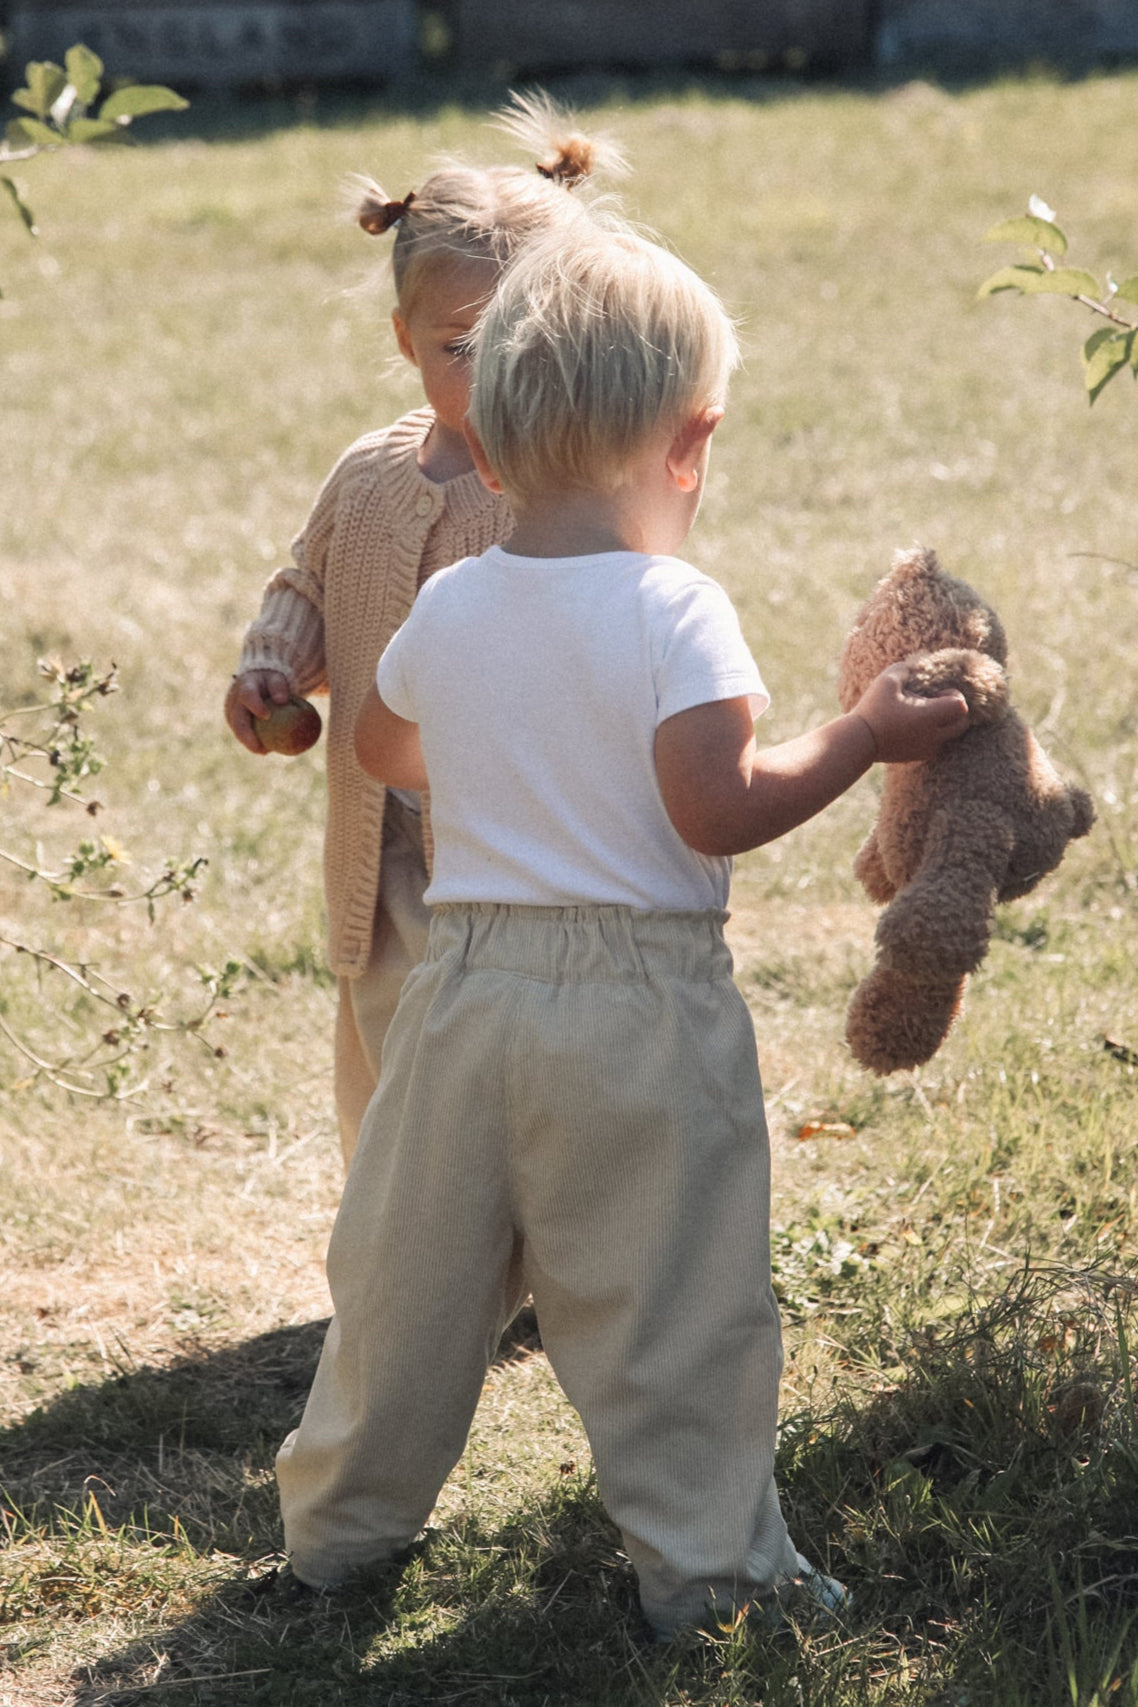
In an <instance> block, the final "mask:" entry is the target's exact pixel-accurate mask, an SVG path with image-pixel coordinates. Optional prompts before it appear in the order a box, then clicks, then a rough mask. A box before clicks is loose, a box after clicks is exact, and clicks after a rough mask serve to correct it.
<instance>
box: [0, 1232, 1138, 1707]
mask: <svg viewBox="0 0 1138 1707" xmlns="http://www.w3.org/2000/svg"><path fill="white" fill-rule="evenodd" d="M896 1296H897V1295H896V1292H895V1291H894V1293H893V1294H890V1295H883V1297H882V1299H881V1301H880V1302H878V1301H875V1300H874V1299H873V1297H872V1296H869V1295H868V1294H867V1295H865V1297H864V1319H863V1321H862V1322H861V1323H860V1324H859V1336H858V1343H859V1346H860V1347H861V1348H862V1351H863V1353H864V1355H865V1358H866V1362H865V1364H864V1365H863V1366H862V1367H860V1368H858V1369H854V1368H852V1367H851V1370H850V1374H849V1381H850V1385H849V1388H848V1389H847V1392H846V1393H845V1394H844V1395H843V1396H842V1398H841V1399H840V1401H839V1403H838V1404H837V1405H836V1406H835V1407H834V1408H833V1409H832V1411H830V1412H829V1413H827V1414H825V1415H823V1414H822V1413H820V1412H814V1413H809V1412H803V1413H800V1414H798V1415H796V1416H792V1417H790V1418H788V1419H787V1420H786V1422H785V1423H784V1426H783V1431H782V1439H781V1445H780V1454H779V1458H780V1461H779V1477H780V1483H781V1487H782V1492H783V1501H784V1506H785V1509H786V1512H787V1516H788V1520H789V1522H790V1525H791V1530H792V1533H793V1534H794V1535H795V1537H796V1540H797V1541H798V1543H799V1545H801V1546H802V1547H803V1549H804V1551H806V1552H807V1553H809V1554H811V1555H813V1556H814V1557H815V1559H816V1561H817V1562H818V1563H819V1564H822V1565H824V1566H826V1567H827V1568H831V1569H834V1570H835V1571H836V1572H837V1573H838V1574H840V1575H841V1576H842V1577H843V1578H845V1580H846V1581H847V1582H848V1583H849V1585H850V1587H851V1589H852V1590H853V1594H854V1605H853V1613H852V1615H851V1617H850V1620H849V1622H848V1626H847V1628H846V1629H844V1630H843V1631H841V1632H840V1633H839V1634H838V1635H837V1636H835V1637H833V1638H832V1639H829V1640H818V1639H814V1638H812V1637H811V1636H810V1635H809V1634H807V1635H805V1636H801V1637H800V1636H797V1635H796V1633H794V1632H790V1633H788V1635H787V1637H785V1638H778V1639H773V1640H772V1639H771V1638H768V1637H763V1636H756V1635H753V1634H741V1635H739V1636H733V1637H728V1638H725V1639H724V1640H722V1641H716V1642H712V1643H708V1642H706V1641H701V1640H698V1639H693V1641H692V1642H691V1643H688V1644H686V1645H683V1644H681V1645H680V1646H679V1647H678V1648H677V1649H674V1650H667V1651H665V1652H663V1653H661V1652H660V1651H658V1650H652V1649H650V1648H647V1647H645V1646H644V1645H643V1631H642V1626H641V1623H640V1619H639V1614H638V1612H637V1608H636V1595H635V1584H634V1581H633V1577H632V1573H631V1570H630V1567H629V1565H628V1563H627V1560H625V1559H624V1557H623V1555H622V1554H621V1553H620V1551H619V1542H618V1537H617V1535H616V1532H615V1530H614V1529H613V1528H612V1526H611V1524H610V1523H609V1521H608V1519H607V1518H606V1516H605V1514H604V1512H603V1510H602V1508H601V1506H600V1503H599V1500H598V1498H597V1495H596V1492H595V1488H594V1487H593V1484H592V1481H591V1479H590V1478H589V1477H588V1476H582V1475H580V1474H578V1473H577V1471H576V1470H575V1469H573V1468H572V1467H569V1466H567V1467H566V1473H565V1474H564V1475H563V1476H562V1479H561V1481H560V1482H559V1483H558V1484H557V1485H556V1486H554V1487H553V1488H552V1489H550V1491H549V1492H548V1494H547V1495H546V1496H545V1498H544V1499H542V1500H541V1501H539V1502H533V1503H532V1504H531V1505H529V1506H528V1507H526V1508H524V1509H522V1510H519V1511H517V1512H515V1513H514V1514H513V1515H512V1516H511V1518H510V1521H509V1522H507V1523H505V1524H502V1525H500V1526H497V1527H494V1526H491V1525H489V1524H486V1523H484V1522H482V1521H481V1520H480V1519H479V1517H478V1516H477V1515H474V1516H468V1517H466V1518H463V1519H460V1520H457V1521H455V1522H454V1523H451V1524H449V1525H448V1526H447V1527H446V1528H443V1529H440V1530H438V1531H434V1532H432V1533H430V1534H429V1535H428V1536H427V1538H426V1540H425V1541H424V1542H423V1543H421V1544H420V1545H419V1546H418V1547H417V1548H416V1549H414V1550H413V1551H412V1553H411V1554H410V1555H409V1557H408V1559H407V1561H406V1562H405V1563H404V1564H402V1565H401V1566H400V1567H385V1568H384V1569H382V1570H377V1571H374V1572H372V1573H367V1574H365V1575H363V1576H361V1577H360V1578H359V1579H358V1580H357V1581H355V1582H353V1583H352V1584H351V1585H350V1587H349V1588H348V1589H347V1590H345V1591H344V1593H343V1594H341V1595H338V1596H336V1597H325V1596H320V1595H314V1594H311V1593H309V1592H308V1591H304V1590H302V1589H301V1588H300V1587H299V1585H296V1584H295V1583H294V1582H293V1581H292V1580H291V1578H290V1577H289V1576H288V1574H287V1572H282V1571H281V1570H280V1569H279V1566H280V1558H279V1554H276V1553H275V1552H274V1550H273V1549H274V1547H275V1546H276V1545H279V1542H278V1541H277V1540H276V1537H277V1533H278V1532H277V1529H276V1501H275V1490H274V1488H273V1487H272V1477H271V1452H272V1450H273V1449H275V1445H276V1443H277V1442H278V1440H279V1439H280V1437H281V1435H282V1434H283V1433H284V1432H285V1431H286V1430H287V1428H288V1427H289V1426H291V1424H292V1423H293V1422H294V1421H295V1420H296V1417H297V1415H298V1414H299V1410H300V1407H301V1405H302V1403H303V1399H304V1395H305V1393H306V1391H307V1387H308V1383H309V1380H310V1378H311V1374H312V1371H313V1367H314V1364H315V1360H316V1356H317V1354H318V1351H319V1346H320V1342H321V1337H322V1332H323V1324H310V1325H307V1326H305V1327H303V1328H300V1329H291V1330H281V1331H278V1332H277V1333H274V1334H267V1335H264V1336H261V1337H260V1338H259V1339H258V1340H255V1341H251V1342H249V1344H248V1345H246V1346H243V1347H239V1348H235V1349H234V1350H233V1351H231V1352H222V1353H213V1354H211V1355H209V1356H206V1357H202V1358H200V1359H198V1360H196V1361H195V1360H193V1359H187V1360H184V1361H183V1362H182V1363H181V1364H179V1365H176V1366H173V1367H171V1369H169V1370H167V1371H156V1370H145V1371H136V1372H134V1373H130V1374H126V1375H124V1376H123V1377H122V1378H121V1379H120V1380H119V1381H117V1382H110V1383H106V1384H105V1385H104V1386H103V1387H102V1388H97V1389H87V1390H77V1391H76V1392H74V1393H70V1394H65V1395H63V1396H62V1397H61V1398H60V1399H59V1400H58V1401H56V1402H55V1403H54V1404H53V1405H52V1406H49V1407H46V1408H45V1409H44V1410H43V1411H42V1412H40V1413H37V1414H36V1415H35V1416H33V1417H31V1418H29V1419H27V1421H26V1422H25V1423H24V1424H23V1425H21V1427H20V1428H19V1429H16V1430H10V1431H8V1435H7V1437H6V1439H4V1440H0V1450H3V1451H5V1453H6V1459H7V1463H8V1465H9V1466H10V1467H13V1468H20V1473H21V1476H22V1478H23V1479H24V1481H25V1482H26V1483H27V1484H28V1485H29V1490H30V1487H31V1483H32V1482H34V1479H35V1477H36V1475H37V1474H38V1475H39V1476H40V1477H41V1478H43V1477H49V1476H50V1475H51V1473H52V1472H53V1470H54V1466H55V1465H56V1464H57V1463H59V1462H60V1461H61V1459H62V1461H64V1462H66V1463H68V1464H70V1465H71V1470H70V1486H71V1488H72V1489H74V1486H75V1479H76V1472H77V1469H78V1468H79V1467H80V1465H81V1463H82V1462H83V1461H84V1452H85V1451H86V1454H87V1456H88V1457H89V1456H90V1454H91V1453H92V1452H96V1456H97V1449H98V1448H99V1446H100V1444H101V1443H113V1448H114V1452H115V1455H116V1456H117V1459H118V1462H119V1463H120V1464H124V1465H125V1462H126V1459H127V1457H128V1455H129V1454H131V1453H133V1454H134V1455H135V1457H136V1459H138V1458H141V1459H144V1460H146V1461H148V1463H149V1466H150V1471H151V1473H152V1474H153V1475H154V1476H155V1493H156V1496H157V1495H159V1494H160V1495H161V1500H163V1501H164V1502H165V1504H164V1506H163V1508H162V1509H164V1510H165V1511H167V1512H172V1511H175V1510H180V1511H182V1513H183V1517H182V1520H181V1528H182V1532H183V1534H184V1535H185V1536H186V1537H187V1539H188V1542H189V1543H190V1545H191V1546H192V1549H193V1550H194V1557H193V1559H192V1560H190V1561H189V1565H188V1566H187V1567H186V1568H184V1569H182V1571H181V1578H180V1580H179V1578H178V1575H177V1573H178V1571H179V1568H180V1566H179V1561H178V1560H176V1559H172V1558H171V1559H170V1563H169V1566H168V1570H167V1575H168V1577H169V1578H170V1581H171V1583H172V1584H173V1588H172V1591H171V1592H170V1593H169V1594H168V1595H165V1596H164V1598H158V1597H156V1598H155V1599H154V1600H152V1601H151V1602H150V1603H148V1604H150V1605H151V1606H153V1607H154V1611H153V1612H152V1613H151V1614H149V1615H148V1617H147V1618H146V1619H145V1620H144V1622H145V1623H146V1625H147V1630H146V1634H145V1635H140V1634H139V1633H138V1623H137V1622H135V1623H134V1624H133V1625H132V1626H129V1627H130V1628H131V1639H130V1640H129V1641H121V1642H120V1644H119V1646H118V1648H117V1649H116V1651H114V1652H112V1653H110V1654H107V1655H105V1656H104V1657H103V1658H102V1659H101V1660H100V1661H99V1662H98V1664H97V1665H95V1666H94V1667H91V1668H87V1669H85V1670H84V1672H83V1675H82V1676H79V1675H75V1677H74V1678H73V1684H72V1687H73V1689H74V1691H75V1694H74V1697H73V1699H74V1702H75V1707H134V1704H136V1703H137V1704H138V1707H142V1704H143V1703H146V1704H149V1703H155V1704H167V1703H171V1704H172V1703H179V1704H180V1703H183V1702H187V1701H188V1702H193V1703H198V1702H200V1703H203V1704H207V1703H212V1702H215V1701H216V1702H224V1703H226V1704H227V1707H228V1704H231V1703H232V1704H233V1707H238V1704H241V1707H244V1704H246V1703H248V1704H250V1707H252V1704H256V1703H264V1704H270V1707H273V1704H280V1707H285V1704H287V1707H292V1704H298V1707H303V1704H305V1703H308V1702H312V1703H314V1704H319V1707H340V1704H343V1707H362V1704H363V1703H365V1702H366V1703H369V1704H376V1703H382V1704H383V1707H405V1704H409V1703H417V1702H437V1703H443V1702H462V1703H474V1704H476V1707H481V1704H485V1707H491V1704H494V1707H586V1704H587V1707H610V1704H611V1707H657V1704H660V1703H664V1702H669V1703H671V1702H677V1701H687V1702H689V1703H691V1704H692V1707H696V1704H699V1707H704V1704H706V1707H711V1704H712V1703H722V1702H723V1701H724V1700H725V1699H726V1700H729V1701H731V1702H744V1701H746V1702H751V1701H754V1700H758V1699H761V1700H762V1701H763V1702H764V1704H765V1707H790V1704H791V1703H792V1702H793V1703H795V1704H802V1703H806V1704H808V1707H855V1704H859V1707H860V1704H863V1703H865V1702H866V1701H869V1700H879V1699H880V1700H882V1701H884V1700H886V1699H888V1700H896V1701H898V1702H900V1701H902V1700H914V1701H915V1700H921V1701H928V1702H933V1701H935V1702H938V1703H948V1702H950V1701H951V1702H959V1701H963V1700H964V1699H965V1698H966V1697H967V1698H968V1699H969V1700H971V1701H972V1702H974V1703H977V1704H981V1703H983V1704H985V1707H986V1704H987V1703H993V1704H994V1703H996V1702H999V1707H1052V1704H1054V1707H1059V1704H1060V1703H1063V1704H1064V1707H1071V1704H1072V1703H1076V1704H1077V1707H1089V1704H1090V1703H1092V1702H1096V1701H1106V1700H1109V1701H1111V1702H1112V1703H1113V1702H1116V1701H1117V1702H1119V1703H1126V1704H1127V1707H1131V1704H1132V1703H1133V1702H1135V1701H1138V1664H1136V1661H1135V1655H1138V1423H1136V1418H1135V1372H1134V1367H1133V1361H1132V1351H1131V1347H1132V1346H1133V1345H1134V1343H1135V1335H1134V1328H1135V1325H1136V1323H1138V1281H1136V1280H1135V1279H1134V1278H1133V1277H1130V1276H1124V1275H1119V1274H1116V1273H1107V1272H1106V1271H1105V1270H1085V1271H1072V1270H1067V1269H1058V1268H1054V1269H1047V1270H1042V1269H1033V1268H1031V1267H1030V1266H1027V1265H1025V1266H1024V1268H1023V1269H1022V1270H1020V1271H1019V1272H1018V1273H1017V1274H1015V1275H1013V1276H1011V1277H1010V1278H1006V1279H1004V1280H1003V1281H1002V1282H1001V1283H1000V1285H999V1287H998V1288H997V1289H996V1290H995V1291H994V1292H990V1293H989V1294H988V1295H986V1296H985V1297H983V1298H979V1297H972V1298H969V1299H967V1300H964V1301H961V1302H959V1305H958V1308H957V1310H956V1313H955V1314H954V1315H952V1316H951V1317H943V1318H941V1319H939V1320H937V1321H934V1322H932V1323H931V1324H930V1323H929V1322H928V1321H927V1320H924V1321H920V1320H914V1321H913V1322H911V1323H909V1324H907V1325H906V1324H901V1325H898V1322H897V1316H896ZM891 1311H892V1313H891ZM531 1328H532V1323H528V1322H526V1321H525V1320H524V1319H523V1321H522V1322H520V1323H519V1324H518V1327H517V1329H515V1333H514V1336H513V1343H512V1344H511V1343H507V1345H506V1346H504V1347H503V1352H502V1355H504V1356H511V1355H517V1340H518V1338H519V1336H521V1337H523V1340H524V1336H525V1333H526V1331H527V1330H529V1329H531ZM523 1351H524V1344H523ZM156 1430H157V1431H159V1438H168V1439H170V1440H173V1439H174V1438H175V1433H176V1431H177V1436H176V1438H177V1441H178V1448H179V1453H180V1455H181V1456H179V1457H178V1459H177V1461H176V1463H175V1464H174V1466H173V1468H171V1466H170V1464H169V1463H167V1465H166V1468H165V1474H164V1478H158V1477H157V1460H156V1456H155V1455H156V1451H157V1448H156ZM80 1442H86V1443H87V1445H86V1448H84V1447H83V1446H82V1445H81V1444H79V1443H80ZM13 1445H14V1446H15V1450H16V1459H15V1460H13V1458H12V1453H11V1448H12V1446H13ZM168 1450H169V1449H168ZM21 1467H22V1468H21ZM102 1473H103V1472H100V1474H102ZM210 1476H213V1477H214V1478H215V1486H214V1490H213V1494H212V1499H211V1500H206V1501H205V1502H204V1504H203V1505H202V1506H201V1508H200V1509H195V1507H194V1493H195V1479H196V1481H197V1482H200V1481H201V1480H202V1479H203V1478H204V1479H205V1480H207V1481H208V1479H209V1477H210ZM108 1479H109V1478H108ZM141 1486H142V1482H141V1481H140V1479H139V1477H138V1476H137V1475H136V1477H135V1480H134V1483H133V1498H134V1501H135V1504H134V1506H133V1508H132V1509H133V1510H135V1511H137V1509H138V1497H139V1488H140V1487H141ZM179 1486H180V1487H181V1489H182V1497H181V1498H176V1497H175V1496H176V1495H177V1490H178V1488H179ZM198 1491H200V1490H198ZM39 1497H40V1498H41V1499H42V1498H43V1497H44V1495H43V1491H42V1489H41V1491H40V1494H39ZM100 1499H102V1491H101V1487H100ZM101 1510H102V1511H103V1512H105V1513H106V1515H107V1518H108V1520H109V1519H110V1517H111V1516H112V1515H113V1514H112V1513H111V1511H110V1510H109V1507H108V1504H107V1502H105V1501H104V1502H103V1504H102V1506H101ZM123 1522H124V1529H127V1528H129V1524H128V1523H127V1520H126V1519H125V1518H124V1519H123ZM164 1522H165V1524H166V1528H167V1531H168V1527H169V1522H170V1520H164ZM174 1528H175V1531H176V1530H177V1525H175V1526H174ZM132 1533H133V1539H132V1541H131V1547H132V1548H133V1553H132V1555H131V1557H130V1558H129V1559H128V1558H127V1555H126V1550H125V1549H124V1550H123V1551H122V1553H121V1555H116V1558H121V1565H120V1566H119V1567H118V1568H121V1569H124V1570H129V1569H134V1570H136V1571H137V1569H138V1566H137V1564H136V1563H135V1559H136V1557H137V1554H138V1553H140V1552H144V1551H145V1541H146V1536H145V1535H142V1534H140V1533H139V1530H138V1526H137V1522H136V1523H135V1528H134V1530H133V1532H132ZM97 1539H98V1538H97V1537H96V1540H97ZM157 1539H159V1540H160V1542H161V1543H162V1545H163V1546H164V1547H165V1549H166V1554H167V1556H169V1555H170V1553H171V1548H170V1546H169V1534H168V1532H164V1533H163V1534H162V1535H161V1536H159V1537H157ZM211 1547H212V1548H213V1549H216V1550H217V1551H215V1552H214V1553H213V1554H212V1562H211V1555H210V1548H211ZM188 1552H189V1549H187V1556H188ZM202 1560H204V1561H205V1565H204V1567H203V1566H202V1564H201V1561H202ZM195 1562H196V1563H197V1568H198V1575H197V1577H196V1578H194V1577H193V1571H192V1569H191V1568H190V1567H191V1566H193V1565H194V1564H195ZM115 1568H116V1565H115V1561H114V1560H111V1561H109V1564H108V1569H109V1570H111V1571H113V1570H114V1569H115ZM52 1569H53V1570H55V1569H58V1566H57V1565H54V1564H53V1566H52ZM156 1656H157V1657H156ZM885 1683H889V1685H890V1689H894V1690H895V1691H896V1692H895V1693H890V1692H889V1691H888V1690H887V1691H886V1693H885V1694H882V1686H883V1684H885Z"/></svg>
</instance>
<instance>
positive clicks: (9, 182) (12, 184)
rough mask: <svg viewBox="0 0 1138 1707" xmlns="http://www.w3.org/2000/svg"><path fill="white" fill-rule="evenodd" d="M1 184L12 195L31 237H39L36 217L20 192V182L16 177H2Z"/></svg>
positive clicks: (17, 210)
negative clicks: (18, 182)
mask: <svg viewBox="0 0 1138 1707" xmlns="http://www.w3.org/2000/svg"><path fill="white" fill-rule="evenodd" d="M0 184H3V186H4V188H5V189H6V190H7V192H8V194H9V195H10V196H11V198H12V205H13V207H14V208H15V210H16V212H17V213H18V214H19V216H20V218H21V219H22V220H23V222H24V226H25V229H26V230H27V233H28V235H29V237H38V236H39V227H38V225H37V224H36V222H35V219H34V218H33V216H32V210H31V208H30V207H29V206H28V204H27V202H26V201H25V200H24V198H23V196H22V195H21V194H20V186H19V184H17V182H16V180H15V179H14V178H0Z"/></svg>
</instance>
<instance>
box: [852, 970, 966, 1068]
mask: <svg viewBox="0 0 1138 1707" xmlns="http://www.w3.org/2000/svg"><path fill="white" fill-rule="evenodd" d="M964 985H965V979H964V978H963V977H959V978H950V979H944V980H938V979H930V978H929V977H927V976H925V975H923V974H914V973H911V972H903V971H897V970H895V969H893V968H891V967H888V966H882V965H878V966H875V967H874V969H873V971H872V972H870V973H869V974H868V976H867V977H865V978H863V979H862V982H861V983H860V984H859V985H858V987H857V989H856V990H855V991H854V994H853V999H852V1000H851V1002H850V1005H849V1010H848V1012H847V1014H846V1041H847V1043H848V1044H849V1046H850V1050H851V1052H852V1053H853V1056H854V1059H855V1060H856V1061H858V1062H860V1063H861V1065H862V1066H863V1067H866V1068H868V1070H869V1071H870V1072H871V1073H877V1074H879V1075H881V1076H882V1077H884V1076H885V1075H886V1074H887V1073H897V1072H900V1071H901V1070H902V1069H904V1068H907V1067H919V1066H921V1065H922V1064H923V1063H924V1062H925V1061H928V1060H930V1059H931V1057H932V1056H933V1055H935V1054H936V1052H937V1050H938V1049H939V1048H940V1046H941V1044H942V1043H943V1042H944V1040H945V1038H946V1037H947V1036H948V1033H949V1031H950V1029H951V1027H952V1024H953V1021H954V1020H955V1019H956V1016H957V1014H958V1013H959V1012H960V1008H961V1004H962V1002H963V999H964Z"/></svg>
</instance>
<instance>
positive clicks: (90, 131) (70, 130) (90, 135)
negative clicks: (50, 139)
mask: <svg viewBox="0 0 1138 1707" xmlns="http://www.w3.org/2000/svg"><path fill="white" fill-rule="evenodd" d="M121 135H122V130H121V127H120V126H119V125H117V124H114V123H110V124H108V123H107V121H106V119H73V120H72V122H71V123H70V124H69V125H68V127H67V140H68V142H101V141H102V140H103V138H104V137H107V136H121Z"/></svg>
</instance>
